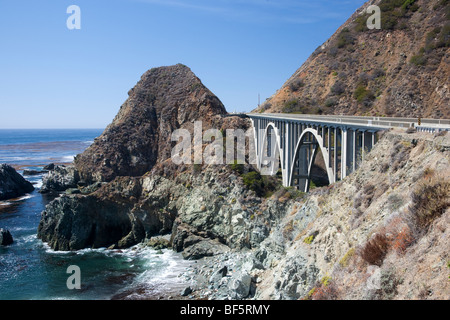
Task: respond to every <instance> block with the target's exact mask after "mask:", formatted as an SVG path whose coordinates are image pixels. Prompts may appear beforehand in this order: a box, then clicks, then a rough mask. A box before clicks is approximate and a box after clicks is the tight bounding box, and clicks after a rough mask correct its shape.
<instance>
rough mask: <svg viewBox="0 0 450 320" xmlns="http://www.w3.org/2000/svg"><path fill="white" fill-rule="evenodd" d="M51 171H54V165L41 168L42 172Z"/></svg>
mask: <svg viewBox="0 0 450 320" xmlns="http://www.w3.org/2000/svg"><path fill="white" fill-rule="evenodd" d="M53 169H55V164H54V163H50V164H48V165H46V166H44V168H42V170H45V171H52V170H53Z"/></svg>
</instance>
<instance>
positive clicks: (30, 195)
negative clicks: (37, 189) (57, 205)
mask: <svg viewBox="0 0 450 320" xmlns="http://www.w3.org/2000/svg"><path fill="white" fill-rule="evenodd" d="M34 197H36V195H35V194H29V193H27V194H26V195H24V196H21V197H19V198H17V199H14V200H11V201H14V202H18V201H23V200H27V199H31V198H34Z"/></svg>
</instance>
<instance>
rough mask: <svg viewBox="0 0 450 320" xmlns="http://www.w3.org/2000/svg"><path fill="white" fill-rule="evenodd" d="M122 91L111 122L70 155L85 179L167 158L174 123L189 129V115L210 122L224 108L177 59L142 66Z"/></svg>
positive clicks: (139, 170)
mask: <svg viewBox="0 0 450 320" xmlns="http://www.w3.org/2000/svg"><path fill="white" fill-rule="evenodd" d="M128 95H129V98H128V99H127V100H126V101H125V103H124V104H123V105H122V106H121V108H120V110H119V113H118V114H117V116H116V117H115V119H114V120H113V122H112V123H111V124H110V125H109V126H108V127H107V128H106V129H105V131H104V132H103V133H102V135H101V136H100V137H98V138H97V139H95V141H94V143H93V144H92V145H91V146H90V147H89V148H88V149H87V150H86V151H85V152H84V153H82V154H81V155H78V156H77V157H76V158H75V161H74V163H75V167H76V169H77V170H78V172H79V173H80V178H81V179H82V180H84V181H86V182H88V183H90V182H93V181H106V182H107V181H111V180H113V179H114V178H115V177H116V176H142V175H144V174H145V173H146V172H149V171H151V170H152V168H153V166H154V165H155V164H157V163H161V162H163V161H165V160H167V159H169V158H170V156H171V150H172V147H173V143H172V142H171V134H172V132H173V131H174V130H175V129H180V128H187V129H191V130H192V128H193V121H195V120H201V121H203V125H204V126H205V127H210V125H211V122H212V121H213V118H215V117H217V116H219V115H223V114H226V110H225V107H224V106H223V104H222V103H221V102H220V100H219V99H218V98H217V97H216V96H215V95H214V94H213V93H211V91H209V90H208V89H207V88H206V87H205V86H204V85H203V84H202V82H201V81H200V79H198V78H197V77H196V76H195V74H194V73H193V72H192V71H191V70H190V69H189V68H188V67H186V66H184V65H181V64H178V65H175V66H169V67H161V68H154V69H151V70H149V71H147V72H146V73H144V75H143V76H142V77H141V80H140V81H139V82H138V83H137V84H136V86H135V87H134V88H133V89H131V90H130V91H129V92H128ZM191 132H193V131H191Z"/></svg>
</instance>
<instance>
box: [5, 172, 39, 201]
mask: <svg viewBox="0 0 450 320" xmlns="http://www.w3.org/2000/svg"><path fill="white" fill-rule="evenodd" d="M33 190H34V187H33V185H32V184H31V183H30V182H28V181H27V180H25V179H24V177H22V176H21V175H20V174H19V173H17V171H16V170H15V169H14V168H13V167H11V166H9V165H7V164H0V200H6V199H12V198H17V197H20V196H23V195H24V194H26V193H29V192H32V191H33Z"/></svg>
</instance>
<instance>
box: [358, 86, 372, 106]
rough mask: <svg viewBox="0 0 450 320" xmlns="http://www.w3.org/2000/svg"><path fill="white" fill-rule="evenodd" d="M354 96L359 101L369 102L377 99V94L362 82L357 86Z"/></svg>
mask: <svg viewBox="0 0 450 320" xmlns="http://www.w3.org/2000/svg"><path fill="white" fill-rule="evenodd" d="M353 96H354V97H355V99H356V100H357V101H358V102H359V103H368V102H370V101H373V100H374V99H375V95H374V94H373V93H372V91H370V90H369V89H367V88H366V86H364V85H362V84H360V85H359V86H358V87H357V88H356V90H355V92H354V94H353Z"/></svg>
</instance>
